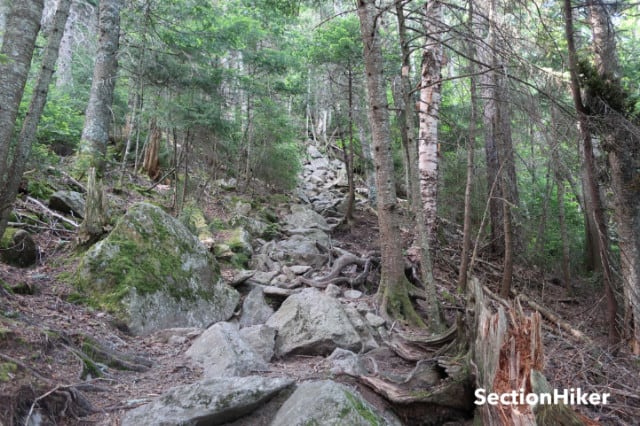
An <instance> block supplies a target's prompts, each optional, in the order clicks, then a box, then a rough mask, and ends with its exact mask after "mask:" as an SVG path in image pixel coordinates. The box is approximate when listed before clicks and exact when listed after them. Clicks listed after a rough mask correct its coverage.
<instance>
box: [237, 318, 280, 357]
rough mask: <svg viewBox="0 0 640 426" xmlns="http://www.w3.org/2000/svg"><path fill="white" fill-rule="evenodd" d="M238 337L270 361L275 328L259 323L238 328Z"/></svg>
mask: <svg viewBox="0 0 640 426" xmlns="http://www.w3.org/2000/svg"><path fill="white" fill-rule="evenodd" d="M240 337H241V338H242V339H243V340H244V341H245V342H247V344H248V345H249V346H251V348H252V349H253V350H254V351H255V352H256V353H257V354H258V355H260V357H261V358H262V359H263V360H264V362H269V361H271V358H273V355H274V353H275V352H274V349H275V344H276V330H274V329H273V328H271V327H269V326H268V325H264V324H260V325H254V326H251V327H245V328H243V329H241V330H240Z"/></svg>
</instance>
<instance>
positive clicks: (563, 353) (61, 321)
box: [0, 204, 640, 425]
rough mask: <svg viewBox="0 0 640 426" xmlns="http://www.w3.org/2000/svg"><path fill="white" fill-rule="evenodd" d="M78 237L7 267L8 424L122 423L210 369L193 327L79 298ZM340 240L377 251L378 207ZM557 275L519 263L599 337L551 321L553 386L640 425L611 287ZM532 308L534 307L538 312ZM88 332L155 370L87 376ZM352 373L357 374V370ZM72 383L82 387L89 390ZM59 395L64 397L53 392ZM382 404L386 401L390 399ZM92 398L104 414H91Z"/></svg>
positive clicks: (522, 282) (447, 254)
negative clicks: (565, 282) (28, 420)
mask: <svg viewBox="0 0 640 426" xmlns="http://www.w3.org/2000/svg"><path fill="white" fill-rule="evenodd" d="M215 209H216V207H215V205H213V204H212V205H210V206H209V210H210V211H215ZM407 222H408V221H407ZM440 230H441V231H440V232H439V241H438V245H437V248H436V249H435V250H434V260H435V270H434V274H435V278H436V280H437V286H438V292H439V296H440V300H441V302H442V306H443V309H444V312H445V313H446V317H447V319H448V320H449V321H452V320H453V319H454V318H455V316H456V314H457V313H458V312H462V311H464V298H463V296H462V295H460V294H459V293H458V291H457V289H456V281H457V270H458V269H457V268H458V265H459V253H460V246H461V230H460V229H459V228H458V227H457V226H456V225H453V224H451V223H448V222H446V221H441V226H440ZM72 237H73V234H69V233H58V232H56V231H45V232H43V233H41V234H38V235H36V236H35V238H36V242H37V244H38V245H39V247H40V251H41V258H40V261H39V262H38V264H37V266H35V267H32V268H29V269H19V268H14V267H10V266H7V265H4V264H0V280H2V281H3V282H4V283H6V284H7V285H8V286H9V287H11V288H12V289H13V291H12V292H10V291H6V290H2V288H1V287H0V312H1V313H2V315H0V425H11V424H12V420H11V417H13V415H14V414H15V413H16V410H19V411H22V412H23V413H29V412H30V411H31V412H32V417H33V416H37V415H38V412H37V410H34V408H36V404H32V401H34V399H35V400H36V401H37V402H39V403H40V405H47V404H49V405H48V406H45V407H43V408H45V409H49V410H57V411H58V412H64V413H65V416H63V418H61V419H60V420H59V421H58V422H57V424H59V425H85V424H86V425H89V424H92V425H119V424H120V423H119V419H120V416H121V415H122V413H123V412H125V411H126V410H128V409H131V408H134V407H136V406H139V405H141V404H144V403H146V402H148V401H149V400H150V399H152V398H153V397H156V396H158V395H160V394H162V393H163V392H164V391H166V390H167V389H168V388H171V387H174V386H177V385H180V384H186V383H192V382H194V381H196V380H198V379H199V377H200V376H201V373H202V372H201V371H200V369H199V368H197V367H194V366H193V365H192V364H191V363H190V362H189V361H188V360H187V359H186V358H185V357H184V352H185V350H186V349H187V348H188V347H189V343H190V339H192V338H194V337H195V335H189V334H188V333H186V339H184V340H182V341H177V342H176V341H175V340H171V339H168V337H167V334H166V333H162V332H158V333H154V334H152V335H150V336H144V337H133V336H130V335H128V334H125V333H123V332H121V331H120V330H118V329H117V328H116V327H114V326H113V325H112V321H111V320H112V318H111V316H110V315H109V314H108V313H104V312H100V311H96V310H94V309H91V308H90V307H87V306H84V305H81V304H76V303H72V300H73V297H72V295H73V294H74V292H75V290H74V289H73V288H72V287H71V286H70V285H69V284H67V283H65V280H64V279H62V278H64V276H65V275H64V274H68V273H69V272H71V271H73V269H74V262H75V261H76V260H74V259H75V258H74V256H73V251H72V248H71V246H72V244H71V240H72ZM332 238H334V239H335V240H336V241H339V242H340V243H341V246H342V247H343V248H345V249H347V250H349V251H350V252H352V253H369V252H371V251H373V250H375V249H376V248H377V244H378V242H377V241H378V235H377V220H376V217H375V215H373V214H372V213H371V212H368V211H366V210H359V211H357V214H356V221H355V224H354V226H352V227H351V229H349V230H343V231H340V232H336V233H334V235H332ZM402 238H403V241H404V243H405V245H404V246H405V247H406V248H407V249H408V250H407V253H408V255H409V256H411V253H412V250H411V243H412V239H413V237H412V234H411V232H410V229H409V228H407V227H405V228H403V229H402ZM481 255H482V253H481ZM501 269H502V267H501V264H500V263H499V262H497V261H495V260H492V259H490V258H488V257H482V256H480V258H479V259H478V262H477V263H476V266H475V269H474V274H475V275H476V276H478V277H480V278H481V279H482V280H483V281H484V283H485V284H486V285H487V287H488V288H490V289H492V290H493V291H495V292H497V289H498V287H499V284H500V279H501ZM227 272H228V271H227ZM61 274H62V278H61ZM551 278H552V277H549V276H545V275H544V274H542V273H540V272H539V271H537V270H536V269H534V268H528V267H523V266H517V267H516V272H515V282H514V291H515V293H523V294H526V295H527V296H528V297H529V298H531V299H533V300H535V301H536V302H537V303H539V304H541V305H543V306H545V307H546V308H548V309H549V310H551V311H553V312H554V313H556V314H557V315H558V316H559V317H561V318H562V319H564V320H565V321H567V322H568V323H570V324H571V326H572V327H573V328H575V329H577V330H580V331H582V332H583V333H584V334H585V335H586V336H587V337H588V338H590V339H591V340H592V342H588V341H585V340H576V338H574V337H572V336H570V335H569V334H568V333H567V332H566V331H565V330H563V329H561V328H559V327H558V326H557V324H556V323H554V322H551V321H548V320H546V319H545V323H544V329H543V338H544V347H545V371H544V373H545V375H546V377H547V378H548V380H549V381H550V383H551V386H552V388H556V389H564V388H569V389H570V388H581V389H582V390H583V391H586V392H600V393H602V392H607V393H611V394H612V397H611V400H612V403H611V404H609V405H606V406H599V407H597V406H582V407H579V408H578V410H580V411H581V412H582V413H583V414H585V415H586V416H588V417H590V418H591V419H595V420H598V421H600V422H601V423H602V424H610V425H624V424H629V425H632V424H637V419H640V393H639V391H638V390H639V389H640V374H639V371H640V360H638V359H637V358H634V357H633V356H631V355H630V354H629V352H628V351H627V349H626V348H625V347H619V348H613V349H612V348H607V346H606V341H607V339H606V330H607V324H606V323H605V319H604V318H605V301H604V298H603V295H602V292H601V291H599V290H597V289H596V288H597V286H596V285H595V284H593V283H591V282H589V280H587V279H586V278H579V277H576V278H575V282H574V283H573V294H572V295H571V297H567V296H566V290H565V289H564V288H563V287H561V286H559V285H557V281H556V280H553V279H551ZM374 292H375V289H370V293H371V294H368V295H365V298H368V300H370V301H371V303H373V293H374ZM522 305H523V308H524V309H525V311H527V310H530V309H529V307H528V306H526V305H525V304H524V303H523V304H522ZM87 336H89V337H91V338H93V339H95V340H96V341H99V342H102V343H104V344H105V345H108V346H109V345H110V346H113V347H117V348H118V351H120V352H123V353H130V354H135V355H138V356H142V357H145V358H147V359H148V360H150V361H151V362H152V367H151V368H150V369H148V370H147V371H141V372H134V371H122V370H117V369H113V368H107V369H105V370H104V371H103V375H102V377H95V378H93V379H88V380H87V377H86V376H85V377H83V372H84V373H86V366H85V363H84V362H83V360H82V357H81V356H80V352H79V348H81V347H82V345H83V342H84V341H85V340H86V339H87ZM385 359H386V361H387V363H386V365H384V366H383V368H385V369H386V370H387V371H391V372H392V371H393V370H394V369H395V370H397V371H398V372H401V371H406V370H407V369H408V368H410V366H408V365H405V364H403V363H402V362H401V361H397V358H394V357H392V356H389V357H387V358H385ZM323 362H324V361H323V358H322V357H311V356H294V357H291V358H289V359H283V360H277V361H276V362H275V363H273V364H272V370H271V371H270V372H269V374H274V375H283V374H285V375H287V376H289V377H293V378H295V379H297V380H299V381H302V380H306V379H310V378H320V377H322V378H326V369H325V367H324V365H323ZM343 380H344V381H347V382H349V379H348V378H344V379H343ZM350 383H351V384H353V385H357V386H358V387H359V390H361V391H362V392H363V394H366V395H367V396H368V397H371V398H376V396H375V395H371V394H372V392H371V391H370V390H367V389H365V388H364V386H363V385H358V384H355V383H353V382H350ZM76 385H77V386H76ZM71 389H78V390H82V394H79V393H77V392H71ZM65 390H68V391H69V392H67V393H65V392H64V391H65ZM53 393H56V394H59V395H60V397H59V398H57V399H55V398H46V399H45V398H44V397H45V396H47V395H50V394H53ZM84 398H86V400H84ZM77 399H81V401H77ZM45 401H46V404H45ZM377 403H378V404H381V405H385V402H384V401H382V399H381V398H378V402H377ZM52 404H57V406H55V407H54V406H51V405H52ZM83 407H84V408H85V409H87V410H83ZM89 407H91V408H92V409H93V410H95V412H93V413H91V414H89V413H88V409H89ZM65 410H66V411H65ZM23 415H24V414H23ZM45 424H46V423H45Z"/></svg>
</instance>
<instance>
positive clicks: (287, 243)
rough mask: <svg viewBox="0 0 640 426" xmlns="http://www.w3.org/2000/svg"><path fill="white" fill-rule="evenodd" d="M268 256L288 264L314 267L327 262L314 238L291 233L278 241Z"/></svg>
mask: <svg viewBox="0 0 640 426" xmlns="http://www.w3.org/2000/svg"><path fill="white" fill-rule="evenodd" d="M270 258H271V259H273V260H276V261H280V262H286V263H287V264H290V265H303V266H305V265H306V266H311V267H313V268H316V269H318V268H320V267H321V266H322V265H324V264H325V263H326V262H327V256H326V255H324V254H322V253H321V252H320V250H319V249H318V246H317V245H316V240H312V239H309V238H308V237H306V236H304V235H293V236H291V237H290V238H288V239H286V240H282V241H279V242H278V244H277V245H276V247H275V250H274V251H273V252H272V253H270Z"/></svg>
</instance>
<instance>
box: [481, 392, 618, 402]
mask: <svg viewBox="0 0 640 426" xmlns="http://www.w3.org/2000/svg"><path fill="white" fill-rule="evenodd" d="M474 396H475V397H476V399H475V401H474V402H473V403H474V404H476V405H485V404H489V405H498V404H501V405H524V404H529V405H557V404H565V405H601V404H608V403H609V397H610V396H611V394H609V393H589V392H583V391H582V389H580V388H571V389H554V390H553V392H543V393H525V392H524V389H520V390H517V391H516V390H513V391H511V392H506V393H495V392H491V393H487V391H486V389H482V388H479V389H476V391H475V393H474Z"/></svg>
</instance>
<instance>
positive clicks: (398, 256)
mask: <svg viewBox="0 0 640 426" xmlns="http://www.w3.org/2000/svg"><path fill="white" fill-rule="evenodd" d="M357 5H358V17H359V19H360V30H361V34H362V41H363V44H364V62H365V73H366V82H367V89H368V100H369V102H368V111H369V122H370V124H371V134H372V139H373V146H372V148H373V159H374V166H375V171H376V186H377V189H378V197H377V198H378V200H377V210H378V224H379V227H380V248H381V258H382V265H381V269H382V270H381V277H380V286H379V288H378V301H379V302H380V305H381V311H382V312H383V314H385V315H390V316H391V317H394V318H399V319H404V320H406V321H407V322H409V323H414V324H420V325H423V323H422V320H421V319H420V317H419V316H418V314H417V313H416V312H415V310H414V308H413V305H412V304H411V300H410V299H409V294H408V292H407V279H406V278H405V276H404V260H403V258H402V245H401V241H400V239H399V238H398V235H400V229H399V226H398V204H397V199H396V190H395V179H394V170H393V156H392V151H391V149H392V147H391V132H390V123H389V111H388V104H387V97H386V90H385V80H384V75H383V68H382V63H383V57H382V49H381V47H380V40H379V35H378V25H379V24H380V22H379V20H378V16H377V12H376V9H375V2H374V1H373V0H359V1H358V3H357Z"/></svg>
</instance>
